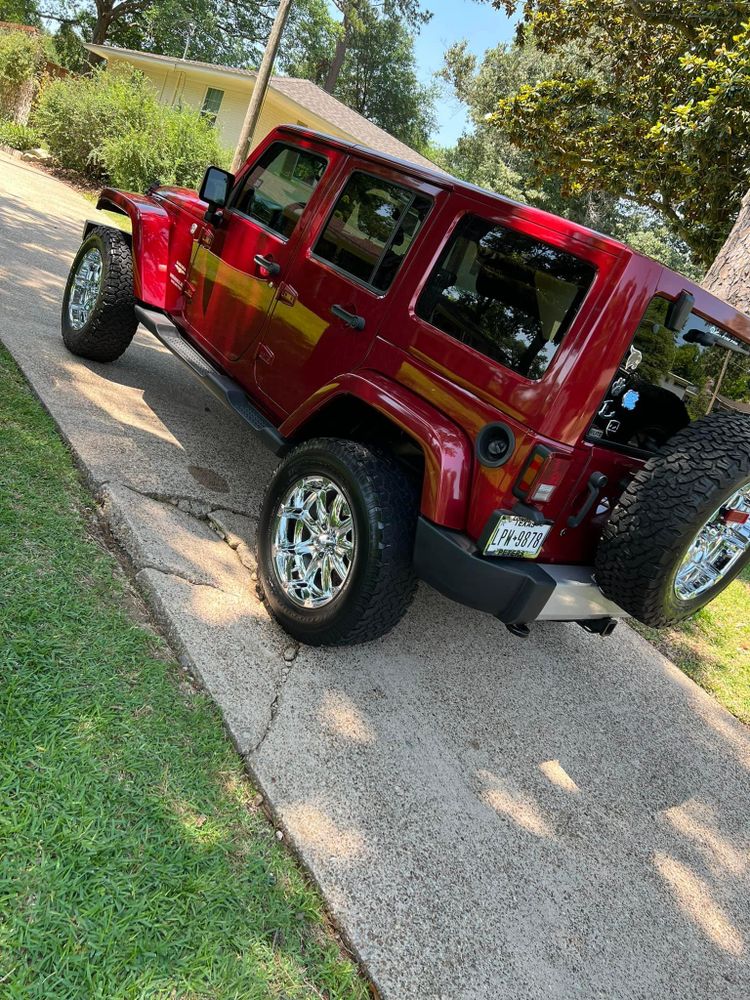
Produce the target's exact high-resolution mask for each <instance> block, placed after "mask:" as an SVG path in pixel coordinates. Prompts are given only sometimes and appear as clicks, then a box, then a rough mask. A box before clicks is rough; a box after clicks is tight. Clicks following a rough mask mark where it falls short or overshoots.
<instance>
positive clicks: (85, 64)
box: [52, 24, 91, 73]
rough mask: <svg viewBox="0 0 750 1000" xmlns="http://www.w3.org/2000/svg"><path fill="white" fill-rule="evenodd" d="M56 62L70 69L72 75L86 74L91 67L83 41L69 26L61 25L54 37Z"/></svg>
mask: <svg viewBox="0 0 750 1000" xmlns="http://www.w3.org/2000/svg"><path fill="white" fill-rule="evenodd" d="M52 44H53V46H54V61H55V62H57V63H59V64H60V65H61V66H64V67H65V68H66V69H69V70H70V71H71V73H85V72H88V71H89V70H90V69H91V67H90V65H89V60H88V52H87V51H86V49H85V48H84V47H83V43H82V42H81V39H80V38H79V36H78V35H77V34H76V32H75V31H74V30H73V28H72V27H71V26H70V25H69V24H61V25H60V27H59V28H58V29H57V31H56V32H55V33H54V35H53V36H52Z"/></svg>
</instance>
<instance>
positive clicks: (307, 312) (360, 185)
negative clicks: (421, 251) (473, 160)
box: [255, 159, 438, 413]
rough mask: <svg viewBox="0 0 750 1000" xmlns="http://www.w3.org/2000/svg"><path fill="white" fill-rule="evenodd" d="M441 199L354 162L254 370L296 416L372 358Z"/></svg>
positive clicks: (302, 252)
mask: <svg viewBox="0 0 750 1000" xmlns="http://www.w3.org/2000/svg"><path fill="white" fill-rule="evenodd" d="M437 193H438V189H437V188H434V187H432V186H431V185H428V184H425V183H424V182H420V181H419V180H417V179H416V178H409V177H404V175H401V174H397V173H396V172H394V171H393V170H390V169H388V168H387V167H380V166H376V165H375V164H371V163H366V162H364V161H363V162H359V161H357V160H354V159H352V160H351V161H350V163H349V165H348V169H347V170H345V171H343V172H342V175H341V176H340V177H339V178H337V192H336V194H335V195H329V196H328V197H327V198H326V202H329V201H333V203H334V204H333V208H332V210H328V211H324V210H321V211H320V213H319V215H318V216H315V215H314V216H312V218H311V222H310V227H309V229H308V231H307V232H306V233H305V236H304V239H303V240H301V241H300V244H299V246H298V248H297V252H296V254H295V257H294V259H293V260H292V262H291V265H290V267H289V269H288V272H287V274H286V275H285V276H284V278H283V280H282V281H281V283H280V285H279V291H278V297H277V299H276V302H275V304H274V309H273V313H272V316H271V319H270V321H269V323H268V325H267V326H266V328H265V331H264V333H263V337H262V340H261V343H260V345H259V349H258V353H257V357H256V362H255V379H256V382H257V384H258V385H259V386H260V388H261V390H262V391H263V392H264V393H265V395H266V396H267V397H268V398H269V400H270V401H272V403H273V405H274V407H275V408H278V409H280V410H281V411H283V412H284V413H290V412H291V411H292V410H294V409H295V407H297V406H298V405H299V404H300V403H302V402H303V401H304V400H305V399H307V398H308V397H309V396H310V395H312V393H313V392H315V391H316V390H317V389H319V388H320V387H321V386H323V385H326V384H327V383H328V382H330V381H331V380H332V379H334V378H335V377H336V376H337V375H340V374H342V373H344V372H349V371H353V370H354V369H355V368H357V367H358V366H359V364H360V363H361V362H362V360H363V358H364V357H365V355H366V353H367V351H368V349H369V347H370V345H371V344H372V341H373V339H374V337H375V335H376V333H377V330H378V327H379V326H380V324H381V322H382V320H383V315H384V311H385V310H386V309H387V306H388V301H387V296H388V292H389V289H390V288H391V285H392V283H393V282H394V279H395V278H396V274H397V272H398V271H399V269H400V267H401V264H402V263H403V261H404V259H405V257H406V255H407V254H408V252H409V250H410V248H411V246H412V243H413V242H414V240H415V238H416V236H417V234H418V232H419V230H420V229H421V226H422V223H423V222H424V220H425V218H426V216H427V213H428V212H429V210H430V207H431V205H432V203H433V198H434V196H435V195H436V194H437Z"/></svg>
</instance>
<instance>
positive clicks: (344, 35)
mask: <svg viewBox="0 0 750 1000" xmlns="http://www.w3.org/2000/svg"><path fill="white" fill-rule="evenodd" d="M348 46H349V18H348V17H347V15H346V14H344V30H343V31H342V32H341V34H340V35H339V37H338V39H337V40H336V51H335V52H334V53H333V60H332V62H331V65H330V66H329V67H328V74H327V76H326V82H325V83H324V84H323V90H325V91H326V93H328V94H332V93H333V92H334V90H335V89H336V84H337V83H338V79H339V74H340V73H341V67H342V66H343V65H344V57H345V56H346V50H347V48H348Z"/></svg>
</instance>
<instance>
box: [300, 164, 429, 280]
mask: <svg viewBox="0 0 750 1000" xmlns="http://www.w3.org/2000/svg"><path fill="white" fill-rule="evenodd" d="M431 204H432V202H431V200H430V199H429V198H425V197H424V196H422V195H419V194H417V193H416V192H414V191H410V190H409V189H408V188H403V187H400V186H399V185H398V184H391V183H389V182H388V181H384V180H382V179H381V178H380V177H373V176H371V175H370V174H363V173H360V172H357V173H354V174H352V176H351V177H350V178H349V180H348V182H347V185H346V187H345V188H344V190H343V192H342V194H341V196H340V198H339V200H338V201H337V202H336V207H335V208H334V210H333V213H332V214H331V217H330V218H329V220H328V222H327V224H326V227H325V229H324V230H323V232H322V233H321V234H320V236H319V238H318V241H317V243H316V244H315V248H314V250H313V253H314V254H315V256H316V257H319V258H320V259H321V260H325V261H328V263H329V264H333V265H334V266H335V267H337V268H338V269H339V270H341V271H345V272H346V273H347V274H350V275H351V276H352V277H353V278H357V279H358V280H359V281H362V282H364V283H365V284H366V285H370V286H371V287H373V288H375V289H377V290H378V291H381V292H385V291H387V290H388V288H389V287H390V285H391V282H392V281H393V279H394V278H395V277H396V272H397V271H398V269H399V267H400V266H401V261H402V260H403V259H404V257H405V256H406V254H407V253H408V251H409V247H410V246H411V245H412V243H413V241H414V237H415V236H416V235H417V232H418V231H419V228H420V226H421V225H422V223H423V222H424V219H425V217H426V215H427V212H428V211H429V208H430V205H431Z"/></svg>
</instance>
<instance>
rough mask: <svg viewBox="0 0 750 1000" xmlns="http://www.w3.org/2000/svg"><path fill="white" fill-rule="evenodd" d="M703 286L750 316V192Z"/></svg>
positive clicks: (743, 201)
mask: <svg viewBox="0 0 750 1000" xmlns="http://www.w3.org/2000/svg"><path fill="white" fill-rule="evenodd" d="M702 284H703V285H704V286H705V287H706V288H707V289H708V290H709V291H710V292H713V293H714V295H718V296H719V297H720V298H722V299H726V300H727V302H731V303H732V305H733V306H734V307H735V308H736V309H741V310H742V311H743V312H746V313H748V315H750V191H748V192H747V194H746V195H745V197H744V198H743V199H742V204H741V206H740V211H739V215H738V216H737V219H736V221H735V224H734V226H733V227H732V230H731V232H730V233H729V236H728V237H727V240H726V243H725V244H724V246H723V247H722V248H721V250H719V252H718V254H717V255H716V259H715V260H714V262H713V264H711V267H710V268H709V269H708V271H707V273H706V276H705V278H704V279H703V282H702Z"/></svg>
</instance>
